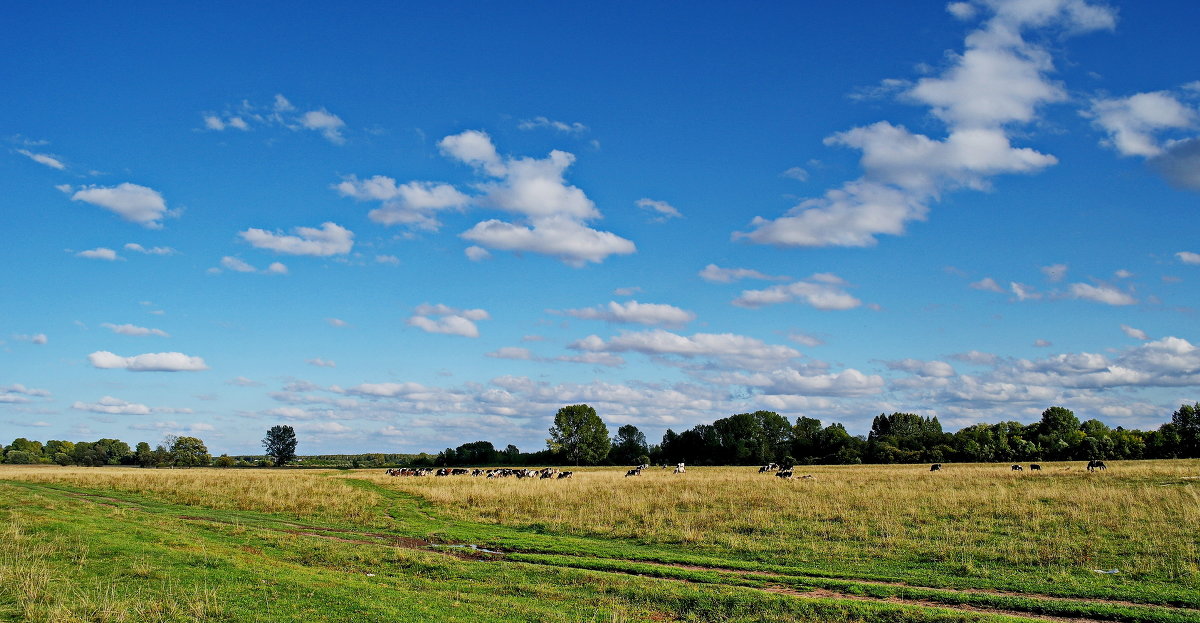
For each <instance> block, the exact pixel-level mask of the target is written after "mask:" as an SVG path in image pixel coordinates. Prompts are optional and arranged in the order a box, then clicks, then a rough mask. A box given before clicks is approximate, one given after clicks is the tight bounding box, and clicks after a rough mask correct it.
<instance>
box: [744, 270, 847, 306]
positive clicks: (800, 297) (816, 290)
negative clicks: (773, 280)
mask: <svg viewBox="0 0 1200 623" xmlns="http://www.w3.org/2000/svg"><path fill="white" fill-rule="evenodd" d="M845 286H846V283H845V282H844V281H842V280H841V279H840V278H839V277H837V276H836V275H830V274H827V273H818V274H815V275H813V276H811V277H809V278H808V279H807V280H804V281H796V282H793V283H789V284H784V285H777V286H771V287H769V288H766V289H763V290H743V291H742V293H741V295H740V296H738V297H737V298H736V299H734V300H733V304H734V305H737V306H738V307H750V308H756V307H763V306H766V305H776V304H779V303H787V302H790V301H801V302H803V303H806V304H808V305H811V306H813V307H815V308H817V309H822V310H844V309H853V308H855V307H858V306H860V305H862V301H860V300H858V299H857V298H854V297H853V296H851V295H850V294H849V293H848V292H846V291H845V289H844V288H845Z"/></svg>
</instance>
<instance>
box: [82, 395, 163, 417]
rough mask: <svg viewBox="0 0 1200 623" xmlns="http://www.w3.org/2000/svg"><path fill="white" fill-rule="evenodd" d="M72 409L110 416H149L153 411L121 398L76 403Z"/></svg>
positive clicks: (109, 397) (106, 397)
mask: <svg viewBox="0 0 1200 623" xmlns="http://www.w3.org/2000/svg"><path fill="white" fill-rule="evenodd" d="M71 408H72V409H75V410H77V411H90V412H92V413H105V414H109V415H149V414H150V413H151V412H152V411H151V409H150V407H147V406H146V405H143V404H138V403H134V402H128V401H125V400H121V399H120V398H113V397H112V396H105V397H103V398H101V399H100V400H97V401H96V402H93V403H85V402H80V401H76V402H75V403H74V404H72V405H71Z"/></svg>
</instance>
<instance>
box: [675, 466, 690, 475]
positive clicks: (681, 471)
mask: <svg viewBox="0 0 1200 623" xmlns="http://www.w3.org/2000/svg"><path fill="white" fill-rule="evenodd" d="M686 471H687V470H686V469H684V468H683V463H680V464H679V465H676V466H675V473H676V474H682V473H684V472H686Z"/></svg>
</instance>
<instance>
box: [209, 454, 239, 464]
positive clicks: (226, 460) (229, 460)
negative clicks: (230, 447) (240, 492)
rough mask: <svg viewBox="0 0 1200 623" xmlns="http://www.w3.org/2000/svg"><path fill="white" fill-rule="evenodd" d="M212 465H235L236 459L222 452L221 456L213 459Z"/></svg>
mask: <svg viewBox="0 0 1200 623" xmlns="http://www.w3.org/2000/svg"><path fill="white" fill-rule="evenodd" d="M213 465H215V466H217V467H233V466H234V465H237V459H234V458H233V457H231V456H229V455H228V454H222V455H221V456H219V457H217V458H215V459H213Z"/></svg>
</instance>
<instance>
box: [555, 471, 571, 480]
mask: <svg viewBox="0 0 1200 623" xmlns="http://www.w3.org/2000/svg"><path fill="white" fill-rule="evenodd" d="M574 473H575V472H559V473H558V479H559V480H562V479H563V478H570V477H571V475H572V474H574Z"/></svg>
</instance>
